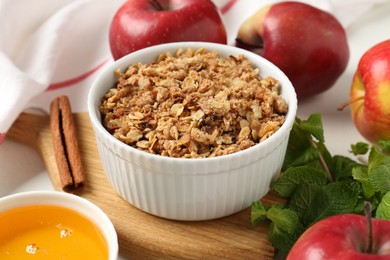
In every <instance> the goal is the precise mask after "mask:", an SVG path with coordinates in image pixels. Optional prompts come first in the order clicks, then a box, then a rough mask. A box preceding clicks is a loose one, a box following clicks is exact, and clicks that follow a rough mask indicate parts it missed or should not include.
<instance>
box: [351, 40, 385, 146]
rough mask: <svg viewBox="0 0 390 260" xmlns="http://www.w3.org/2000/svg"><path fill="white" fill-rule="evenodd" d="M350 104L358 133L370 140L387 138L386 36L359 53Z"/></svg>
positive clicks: (373, 141)
mask: <svg viewBox="0 0 390 260" xmlns="http://www.w3.org/2000/svg"><path fill="white" fill-rule="evenodd" d="M350 106H351V115H352V120H353V122H354V124H355V126H356V128H357V129H358V131H359V132H360V134H361V135H362V136H363V137H364V138H365V139H367V140H368V141H370V142H372V143H376V142H377V141H379V140H390V40H387V41H384V42H381V43H379V44H377V45H375V46H373V47H372V48H370V49H369V50H367V51H366V52H365V53H364V54H363V56H362V57H361V59H360V61H359V64H358V68H357V71H356V73H355V75H354V78H353V81H352V86H351V91H350Z"/></svg>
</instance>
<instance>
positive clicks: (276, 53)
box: [236, 2, 349, 100]
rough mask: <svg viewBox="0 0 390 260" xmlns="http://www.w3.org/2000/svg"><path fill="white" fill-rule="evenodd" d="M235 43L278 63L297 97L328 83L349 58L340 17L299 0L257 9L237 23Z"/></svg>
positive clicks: (323, 89) (328, 84) (318, 91)
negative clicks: (238, 26)
mask: <svg viewBox="0 0 390 260" xmlns="http://www.w3.org/2000/svg"><path fill="white" fill-rule="evenodd" d="M236 42H237V44H236V45H237V46H238V47H241V48H245V49H248V50H251V51H254V52H256V53H258V54H260V55H262V56H263V57H264V58H266V59H268V60H269V61H271V62H272V63H274V64H275V65H276V66H278V67H279V68H280V69H281V70H282V71H283V72H284V73H285V74H286V75H287V76H288V77H289V78H290V80H291V82H292V83H293V85H294V87H295V91H296V93H297V95H298V98H299V99H301V100H302V99H304V98H307V97H310V96H313V95H316V94H318V93H321V92H323V91H325V90H327V89H329V88H330V87H332V86H333V85H334V83H335V82H336V80H337V79H338V78H339V77H340V75H341V74H342V73H343V72H344V70H345V69H346V66H347V64H348V60H349V47H348V41H347V37H346V33H345V30H344V28H343V27H342V25H341V24H340V23H339V21H338V20H337V19H336V18H335V17H334V16H332V15H331V14H329V13H328V12H325V11H323V10H320V9H318V8H315V7H313V6H310V5H308V4H304V3H299V2H280V3H276V4H271V5H268V6H266V7H264V8H262V9H260V10H259V11H258V12H256V13H255V14H254V15H253V16H251V17H249V18H248V19H247V20H246V21H245V22H244V23H243V24H242V25H241V27H240V29H239V32H238V36H237V41H236Z"/></svg>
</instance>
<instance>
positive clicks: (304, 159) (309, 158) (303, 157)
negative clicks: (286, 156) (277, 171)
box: [284, 146, 319, 169]
mask: <svg viewBox="0 0 390 260" xmlns="http://www.w3.org/2000/svg"><path fill="white" fill-rule="evenodd" d="M318 155H319V153H318V149H317V148H315V147H313V146H309V147H307V148H306V149H305V150H302V152H301V153H299V156H295V157H294V159H292V158H291V159H290V162H289V163H288V164H286V165H285V167H284V169H288V168H290V167H295V166H300V165H305V164H308V163H310V162H313V161H315V160H317V159H318Z"/></svg>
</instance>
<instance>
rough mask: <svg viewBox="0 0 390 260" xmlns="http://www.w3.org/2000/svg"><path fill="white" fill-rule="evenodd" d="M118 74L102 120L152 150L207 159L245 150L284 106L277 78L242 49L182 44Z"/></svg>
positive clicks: (278, 119)
mask: <svg viewBox="0 0 390 260" xmlns="http://www.w3.org/2000/svg"><path fill="white" fill-rule="evenodd" d="M260 69H261V68H260ZM115 75H116V78H117V81H116V84H115V86H113V87H112V88H111V89H110V90H109V91H108V93H106V94H105V96H104V97H103V98H102V100H101V102H102V103H101V105H100V107H99V109H100V111H101V113H102V119H103V125H104V127H105V128H106V129H107V130H108V131H109V132H110V133H111V134H112V135H113V136H114V137H116V138H117V139H119V140H121V141H122V142H124V143H126V144H128V145H131V146H133V147H135V148H137V149H140V150H142V151H146V152H149V153H152V154H158V155H163V156H169V157H176V158H207V157H215V156H221V155H225V154H231V153H234V152H237V151H240V150H244V149H246V148H249V147H251V146H253V145H255V144H257V143H259V142H262V141H264V140H265V139H267V138H268V137H269V136H271V135H272V134H273V133H275V131H277V130H278V129H279V128H280V126H281V125H282V124H283V123H284V120H285V115H286V113H287V111H288V106H287V104H286V102H285V100H284V99H283V98H282V97H281V96H280V94H279V86H278V81H277V79H275V78H272V77H265V78H261V77H260V74H259V68H253V65H252V64H251V62H250V61H249V60H247V59H245V57H244V56H243V55H238V56H229V57H222V56H221V55H219V54H218V53H217V52H214V51H208V50H206V49H198V50H193V49H187V50H183V49H179V50H177V52H176V53H175V54H174V55H173V54H171V53H163V54H161V55H160V56H159V57H158V58H157V60H155V61H153V62H151V63H150V64H141V63H138V64H132V65H130V66H129V67H128V68H127V70H126V71H124V72H123V71H121V70H119V69H117V70H116V71H115Z"/></svg>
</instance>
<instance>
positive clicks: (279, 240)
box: [251, 113, 390, 253]
mask: <svg viewBox="0 0 390 260" xmlns="http://www.w3.org/2000/svg"><path fill="white" fill-rule="evenodd" d="M351 153H352V154H354V155H356V156H361V155H365V154H368V163H367V164H362V163H360V162H359V161H358V160H353V159H350V158H348V157H345V156H341V155H332V154H330V152H329V150H328V149H327V147H326V145H325V139H324V130H323V125H322V118H321V115H320V114H319V113H317V114H312V115H310V116H309V117H308V118H307V119H306V120H301V119H299V118H296V120H295V122H294V126H293V128H292V130H291V133H290V139H289V143H288V147H287V152H286V156H285V160H284V163H283V167H282V173H281V175H280V176H279V178H278V179H277V180H276V181H274V182H273V183H272V185H271V189H272V190H274V191H275V192H276V193H277V194H278V195H279V196H280V197H282V198H285V199H286V201H287V203H286V204H273V205H264V204H263V203H262V202H261V201H256V202H254V203H253V204H252V210H251V221H252V223H253V224H254V225H257V224H261V223H263V222H264V221H270V222H271V224H270V226H269V231H268V237H269V239H270V241H271V243H272V244H273V246H274V247H275V248H276V249H278V250H279V251H280V252H283V253H288V251H289V250H290V249H291V247H292V246H293V245H294V243H295V242H296V240H297V239H298V238H299V236H300V235H301V234H302V233H303V232H304V231H305V230H306V229H307V228H309V227H310V226H311V225H313V224H314V223H316V222H317V221H319V220H321V219H324V218H326V217H329V216H332V215H337V214H345V213H356V214H361V215H364V202H370V203H371V205H372V215H373V217H376V218H382V219H387V220H390V141H380V142H378V145H369V144H366V143H363V142H359V143H357V144H353V145H351Z"/></svg>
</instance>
